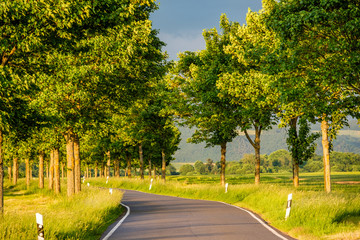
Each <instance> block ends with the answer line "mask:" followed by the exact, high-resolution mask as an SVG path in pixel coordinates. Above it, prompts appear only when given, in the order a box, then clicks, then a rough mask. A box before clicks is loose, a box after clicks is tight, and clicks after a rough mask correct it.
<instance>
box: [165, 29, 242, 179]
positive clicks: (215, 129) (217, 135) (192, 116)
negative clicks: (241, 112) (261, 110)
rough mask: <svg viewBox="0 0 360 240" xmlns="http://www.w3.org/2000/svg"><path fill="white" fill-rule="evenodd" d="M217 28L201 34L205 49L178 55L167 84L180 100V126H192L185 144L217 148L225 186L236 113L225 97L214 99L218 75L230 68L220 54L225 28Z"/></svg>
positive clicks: (225, 56)
mask: <svg viewBox="0 0 360 240" xmlns="http://www.w3.org/2000/svg"><path fill="white" fill-rule="evenodd" d="M221 29H222V31H223V33H222V34H219V33H218V31H217V30H216V29H215V28H214V29H211V30H206V31H204V33H203V36H204V39H205V42H206V49H205V50H202V51H200V52H197V53H194V52H185V53H181V54H180V55H179V58H180V60H179V62H178V63H177V64H176V66H175V68H174V70H173V73H174V75H173V77H172V79H171V81H170V85H171V86H172V87H173V88H176V89H177V90H178V96H179V97H178V99H182V100H183V101H181V103H180V104H181V105H180V106H179V107H178V112H179V113H180V114H179V115H180V116H181V117H182V120H183V121H182V123H183V124H186V125H188V126H190V127H194V126H195V127H196V130H195V133H194V134H193V135H192V137H191V139H188V141H190V142H193V143H198V142H206V146H207V147H210V146H215V145H218V146H220V147H221V176H220V183H221V184H222V185H225V165H226V144H227V143H228V142H231V141H232V139H233V138H234V137H235V136H236V135H237V134H236V132H235V130H236V126H237V121H236V113H237V110H236V107H234V106H233V105H231V103H230V100H229V99H228V98H225V97H223V98H220V97H219V96H218V95H219V93H220V91H219V89H218V88H217V87H216V85H217V82H218V81H219V76H220V75H221V74H222V73H224V72H227V71H228V70H229V69H230V68H231V67H232V58H231V56H230V55H229V54H226V53H225V52H224V47H225V46H227V45H228V44H229V28H225V27H224V25H221Z"/></svg>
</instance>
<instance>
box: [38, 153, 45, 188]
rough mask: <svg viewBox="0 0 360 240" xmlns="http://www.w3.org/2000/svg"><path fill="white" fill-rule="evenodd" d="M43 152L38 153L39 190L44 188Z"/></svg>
mask: <svg viewBox="0 0 360 240" xmlns="http://www.w3.org/2000/svg"><path fill="white" fill-rule="evenodd" d="M44 155H45V154H44V152H43V151H40V153H39V188H40V189H43V188H44Z"/></svg>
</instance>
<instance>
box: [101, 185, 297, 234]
mask: <svg viewBox="0 0 360 240" xmlns="http://www.w3.org/2000/svg"><path fill="white" fill-rule="evenodd" d="M123 204H125V205H126V206H128V207H129V208H130V214H129V215H128V216H127V217H126V218H125V219H123V222H116V223H114V224H113V225H111V226H110V227H109V228H108V230H107V231H106V232H105V233H104V234H103V237H102V239H111V240H114V239H121V240H123V239H141V240H147V239H184V240H190V239H204V240H205V239H206V240H211V239H224V240H231V239H236V240H242V239H247V240H251V239H254V240H278V239H292V238H290V237H288V236H286V235H284V234H282V233H280V232H278V231H276V230H274V229H273V228H271V227H269V226H268V225H267V224H266V223H264V222H263V221H262V220H260V222H259V221H258V220H257V219H256V218H258V219H259V217H258V216H255V215H253V214H252V213H249V212H247V211H246V210H243V209H239V208H236V207H234V206H231V205H227V204H224V203H220V202H212V201H202V200H191V199H184V198H176V197H169V196H161V195H155V194H149V193H142V192H137V191H130V190H125V193H124V197H123ZM120 224H121V225H120ZM111 230H112V231H111ZM110 231H111V232H112V233H110V234H109V232H110Z"/></svg>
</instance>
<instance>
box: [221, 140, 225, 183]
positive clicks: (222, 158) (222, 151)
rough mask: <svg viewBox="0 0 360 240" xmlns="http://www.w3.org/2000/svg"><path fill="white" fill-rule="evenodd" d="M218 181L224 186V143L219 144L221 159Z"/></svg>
mask: <svg viewBox="0 0 360 240" xmlns="http://www.w3.org/2000/svg"><path fill="white" fill-rule="evenodd" d="M220 165H221V169H220V183H221V185H222V186H225V167H226V143H222V144H221V160H220Z"/></svg>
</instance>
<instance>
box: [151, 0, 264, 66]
mask: <svg viewBox="0 0 360 240" xmlns="http://www.w3.org/2000/svg"><path fill="white" fill-rule="evenodd" d="M157 2H158V3H159V5H160V7H159V9H158V10H157V11H155V12H154V13H153V14H152V15H151V18H150V19H151V20H152V21H153V28H154V29H158V30H159V31H160V34H159V37H160V39H161V40H162V41H163V42H165V43H166V44H167V46H166V47H165V48H164V50H165V51H167V52H168V54H169V57H170V59H172V60H176V58H177V54H178V53H179V52H183V51H197V50H201V49H204V48H205V42H204V40H203V37H202V32H203V30H204V29H210V28H214V27H216V28H219V21H220V15H221V14H222V13H226V14H227V16H228V18H229V19H230V21H233V22H239V23H241V24H244V23H245V17H246V13H247V12H248V9H249V8H250V9H251V10H252V11H259V10H260V9H261V0H157Z"/></svg>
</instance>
